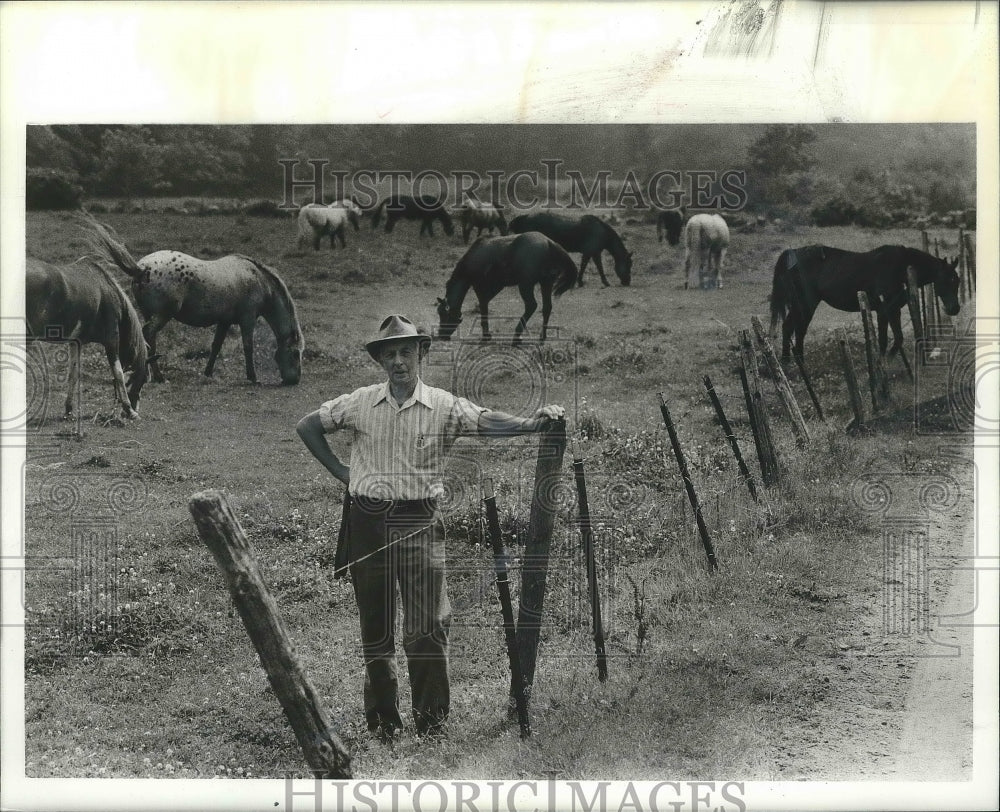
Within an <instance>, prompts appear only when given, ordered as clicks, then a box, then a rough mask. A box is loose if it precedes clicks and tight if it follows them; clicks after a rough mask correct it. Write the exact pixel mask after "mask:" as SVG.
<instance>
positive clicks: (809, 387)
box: [792, 353, 826, 422]
mask: <svg viewBox="0 0 1000 812" xmlns="http://www.w3.org/2000/svg"><path fill="white" fill-rule="evenodd" d="M792 360H793V361H795V366H796V367H798V370H799V375H801V376H802V382H803V383H804V384H805V385H806V391H807V392H808V393H809V397H810V399H811V400H812V405H813V408H814V409H815V410H816V416H817V417H818V418H819V419H820V420H822V421H823V422H826V417H824V415H823V407H822V406H821V405H820V402H819V398H818V397H816V392H815V391H814V390H813V385H812V381H811V380H809V373H808V372H807V371H806V365H805V364H804V363H802V359H801V358H799V356H798V355H796V354H795V353H792Z"/></svg>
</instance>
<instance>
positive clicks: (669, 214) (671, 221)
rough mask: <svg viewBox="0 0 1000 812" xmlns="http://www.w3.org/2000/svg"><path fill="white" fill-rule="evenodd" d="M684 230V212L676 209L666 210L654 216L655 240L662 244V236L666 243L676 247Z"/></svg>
mask: <svg viewBox="0 0 1000 812" xmlns="http://www.w3.org/2000/svg"><path fill="white" fill-rule="evenodd" d="M683 229H684V212H683V211H679V210H677V209H668V210H666V211H661V212H657V214H656V239H657V240H658V241H659V242H663V238H664V236H666V238H667V243H668V244H670V245H677V243H679V242H680V241H681V231H682V230H683Z"/></svg>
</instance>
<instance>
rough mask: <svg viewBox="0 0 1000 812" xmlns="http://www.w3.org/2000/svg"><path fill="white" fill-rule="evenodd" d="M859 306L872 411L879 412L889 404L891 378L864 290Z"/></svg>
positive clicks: (860, 296)
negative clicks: (887, 373)
mask: <svg viewBox="0 0 1000 812" xmlns="http://www.w3.org/2000/svg"><path fill="white" fill-rule="evenodd" d="M858 306H859V307H860V308H861V323H862V325H863V326H864V328H865V360H866V361H867V362H868V386H869V388H870V389H871V393H872V409H873V410H874V411H876V412H879V411H881V410H882V409H884V408H885V407H886V406H887V405H888V404H889V378H888V376H887V375H886V373H885V367H884V366H883V364H882V356H881V354H880V353H879V348H878V339H877V338H876V337H875V329H874V327H873V326H872V312H871V308H870V307H869V306H868V294H867V293H865V292H864V291H863V290H859V291H858Z"/></svg>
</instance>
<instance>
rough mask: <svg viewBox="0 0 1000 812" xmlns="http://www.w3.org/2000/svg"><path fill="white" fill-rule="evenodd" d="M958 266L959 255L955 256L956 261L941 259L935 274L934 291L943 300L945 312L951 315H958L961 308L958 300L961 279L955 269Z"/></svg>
mask: <svg viewBox="0 0 1000 812" xmlns="http://www.w3.org/2000/svg"><path fill="white" fill-rule="evenodd" d="M957 267H958V257H955V259H954V261H949V260H947V259H940V260H938V266H937V268H936V273H935V274H934V292H935V293H936V294H937V296H938V298H939V299H940V300H941V304H943V305H944V312H945V313H947V314H948V315H949V316H957V315H958V311H959V310H960V309H961V305H960V304H959V301H958V289H959V287H960V286H961V279H959V277H958V273H957V272H956V270H955V269H956V268H957Z"/></svg>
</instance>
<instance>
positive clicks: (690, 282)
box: [684, 214, 729, 290]
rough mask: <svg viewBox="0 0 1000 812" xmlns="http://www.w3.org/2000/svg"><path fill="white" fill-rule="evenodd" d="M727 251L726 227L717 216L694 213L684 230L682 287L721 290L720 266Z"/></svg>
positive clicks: (727, 234) (727, 230) (727, 232)
mask: <svg viewBox="0 0 1000 812" xmlns="http://www.w3.org/2000/svg"><path fill="white" fill-rule="evenodd" d="M728 248H729V226H727V225H726V221H725V220H723V219H722V217H721V215H718V214H696V215H694V216H693V217H692V218H691V219H690V220H688V221H687V225H686V226H685V227H684V288H685V289H687V288H688V287H689V286H690V287H694V286H695V282H697V283H698V285H699V286H700V287H701V288H702V289H705V290H708V289H710V288H713V287H716V288H721V287H722V263H723V262H724V261H725V259H726V251H727V250H728ZM692 259H694V263H692V261H691V260H692ZM694 266H697V273H698V278H697V279H695V277H694V275H693V271H694Z"/></svg>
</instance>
